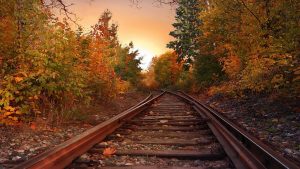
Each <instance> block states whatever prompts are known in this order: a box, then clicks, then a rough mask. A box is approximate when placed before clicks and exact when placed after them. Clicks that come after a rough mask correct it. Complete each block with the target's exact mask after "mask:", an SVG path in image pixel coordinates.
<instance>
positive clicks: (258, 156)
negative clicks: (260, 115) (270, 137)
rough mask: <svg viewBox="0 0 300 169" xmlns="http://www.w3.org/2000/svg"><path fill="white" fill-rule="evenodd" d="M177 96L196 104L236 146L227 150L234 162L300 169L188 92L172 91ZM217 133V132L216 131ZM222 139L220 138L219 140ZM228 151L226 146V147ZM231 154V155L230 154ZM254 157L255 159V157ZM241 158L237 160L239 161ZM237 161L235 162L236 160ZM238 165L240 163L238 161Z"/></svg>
mask: <svg viewBox="0 0 300 169" xmlns="http://www.w3.org/2000/svg"><path fill="white" fill-rule="evenodd" d="M170 93H172V94H175V95H177V96H180V97H182V98H183V99H184V100H186V101H187V102H189V103H191V104H193V105H194V107H195V109H196V110H197V111H198V112H199V113H200V114H202V116H205V117H207V118H208V119H209V120H210V122H209V123H210V126H211V127H212V128H216V129H217V130H219V132H221V133H220V134H222V135H223V137H220V139H223V138H225V139H226V138H228V142H229V143H230V144H231V146H233V147H235V148H233V150H235V151H236V152H235V153H234V152H227V153H229V154H228V155H229V156H232V157H233V159H232V161H233V162H234V161H235V160H234V159H235V158H239V159H241V161H243V162H244V164H246V165H247V166H248V167H249V168H256V167H255V165H256V164H259V165H257V167H258V168H260V167H261V165H262V166H263V167H264V168H270V169H275V168H276V169H299V168H300V167H299V166H297V165H296V164H294V163H293V162H291V161H289V160H287V159H286V158H284V157H282V156H281V155H280V154H278V153H277V152H275V151H274V150H272V149H271V148H270V147H268V146H267V145H265V144H264V143H263V142H262V141H260V140H258V139H257V138H255V137H254V136H252V135H250V134H249V133H248V132H247V131H245V130H244V129H242V128H241V127H239V126H237V125H236V124H234V123H233V122H231V121H230V120H228V119H227V118H226V117H224V116H223V115H221V113H220V112H218V111H217V110H215V109H213V108H211V107H210V106H207V105H205V104H203V103H200V102H198V101H197V100H196V99H195V98H193V97H191V96H189V95H188V94H186V93H184V92H181V91H180V93H181V95H180V94H177V93H174V92H170ZM215 134H216V133H215ZM219 141H220V140H219ZM220 142H222V141H220ZM224 149H225V151H226V148H224ZM232 153H233V154H232ZM230 154H231V155H230ZM253 158H254V159H253ZM251 159H252V160H254V163H250V162H251ZM238 161H239V160H237V162H238ZM255 161H256V162H255ZM234 163H235V162H234ZM237 165H239V164H238V163H237Z"/></svg>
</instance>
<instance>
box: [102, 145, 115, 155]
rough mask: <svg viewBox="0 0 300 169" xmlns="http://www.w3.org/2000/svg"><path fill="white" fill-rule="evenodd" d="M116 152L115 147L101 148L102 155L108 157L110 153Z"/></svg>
mask: <svg viewBox="0 0 300 169" xmlns="http://www.w3.org/2000/svg"><path fill="white" fill-rule="evenodd" d="M115 153H116V149H115V148H112V147H109V148H106V149H104V150H103V155H104V156H106V157H110V156H111V155H114V154H115Z"/></svg>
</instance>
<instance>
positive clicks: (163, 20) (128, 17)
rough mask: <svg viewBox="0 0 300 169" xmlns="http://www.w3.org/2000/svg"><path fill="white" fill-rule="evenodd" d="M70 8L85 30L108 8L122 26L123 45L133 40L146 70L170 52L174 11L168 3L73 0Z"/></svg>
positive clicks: (147, 0)
mask: <svg viewBox="0 0 300 169" xmlns="http://www.w3.org/2000/svg"><path fill="white" fill-rule="evenodd" d="M72 3H73V4H74V5H72V6H70V7H69V8H70V10H71V11H72V12H73V13H75V14H76V16H77V17H78V19H79V21H78V22H79V24H80V25H82V26H83V27H84V29H85V30H86V31H88V30H89V29H90V27H91V26H92V25H94V24H95V23H96V22H97V19H98V18H99V16H100V15H101V13H102V12H103V11H104V10H106V9H109V10H110V11H111V12H112V13H113V18H112V20H113V22H114V23H117V24H118V25H119V39H120V42H121V43H122V44H128V43H129V42H131V41H132V42H133V43H134V46H135V49H137V50H139V53H140V56H141V57H143V61H142V63H143V64H142V65H141V67H142V68H143V69H146V68H147V67H148V65H149V63H150V61H151V59H152V57H153V56H155V55H160V54H162V53H164V52H165V51H167V50H168V49H167V48H166V44H167V43H168V42H169V41H170V40H171V37H170V36H169V35H168V34H169V32H170V31H171V30H172V25H171V24H172V23H173V21H174V15H175V10H174V9H171V7H169V6H158V5H157V4H154V3H153V1H150V0H145V1H143V2H141V3H140V4H139V6H138V7H137V6H134V5H132V4H131V3H130V1H129V0H113V1H112V0H94V1H83V0H70V1H69V4H72Z"/></svg>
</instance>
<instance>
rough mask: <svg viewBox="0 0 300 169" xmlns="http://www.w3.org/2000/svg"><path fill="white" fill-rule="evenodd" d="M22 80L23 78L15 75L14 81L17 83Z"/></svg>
mask: <svg viewBox="0 0 300 169" xmlns="http://www.w3.org/2000/svg"><path fill="white" fill-rule="evenodd" d="M22 80H23V78H22V77H15V81H16V82H17V83H19V82H21V81H22Z"/></svg>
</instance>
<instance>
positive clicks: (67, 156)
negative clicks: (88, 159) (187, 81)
mask: <svg viewBox="0 0 300 169" xmlns="http://www.w3.org/2000/svg"><path fill="white" fill-rule="evenodd" d="M163 94H164V92H163V93H161V94H160V95H158V96H156V97H154V98H152V95H149V96H148V97H147V98H146V99H145V100H143V101H142V102H140V103H139V104H137V105H136V106H133V107H132V108H130V109H128V110H126V111H124V112H122V113H120V114H119V115H117V116H115V117H113V118H111V119H109V120H107V121H105V122H103V123H101V124H99V125H97V126H95V127H93V128H91V129H89V130H87V131H85V132H83V133H82V134H80V135H78V136H76V137H74V138H72V139H70V140H68V141H66V142H64V143H62V144H60V145H58V146H56V147H55V148H54V149H52V150H49V151H46V152H44V153H42V154H40V155H38V156H36V157H34V158H32V159H31V160H28V161H26V162H24V163H22V164H20V165H18V166H16V167H15V168H17V169H21V168H22V169H24V168H26V169H27V168H30V169H37V168H43V169H50V168H55V169H59V168H64V167H66V166H68V165H69V164H70V163H71V162H72V161H73V160H74V159H76V158H77V157H78V156H80V155H81V154H83V153H85V152H86V151H88V150H89V149H90V148H91V147H92V146H93V145H95V144H96V143H98V142H100V141H102V140H103V139H104V138H105V137H106V136H107V135H109V134H111V133H112V132H114V131H115V130H116V129H117V128H119V127H120V126H121V125H123V124H124V123H125V122H126V121H128V120H129V119H131V118H132V117H134V116H135V115H137V114H138V113H140V112H142V111H144V110H145V109H146V108H147V107H148V106H150V105H151V104H152V103H153V102H154V101H155V100H156V99H158V98H159V97H161V96H162V95H163Z"/></svg>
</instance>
